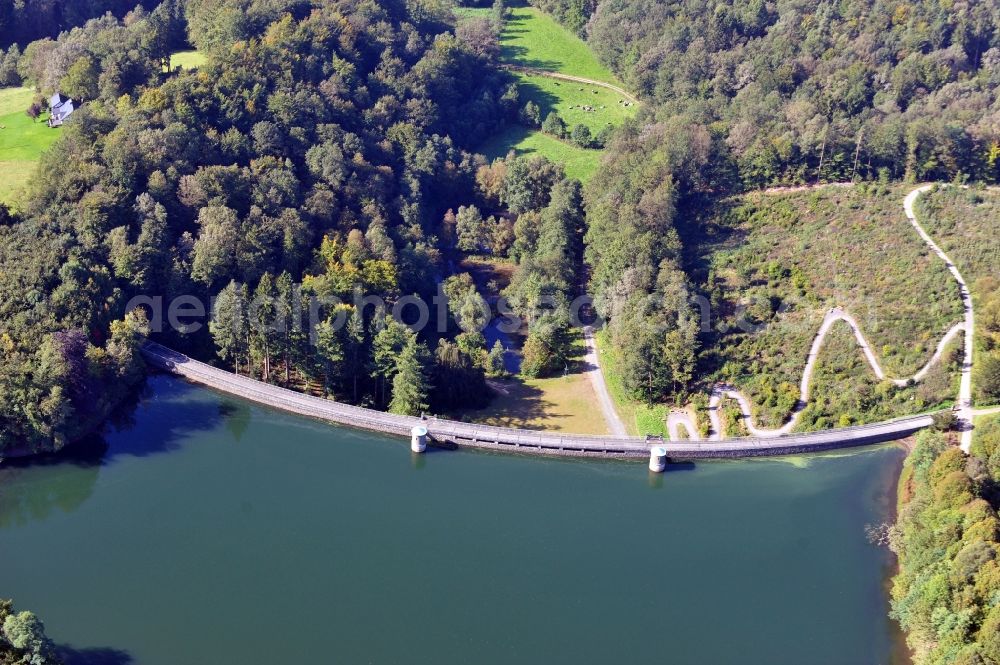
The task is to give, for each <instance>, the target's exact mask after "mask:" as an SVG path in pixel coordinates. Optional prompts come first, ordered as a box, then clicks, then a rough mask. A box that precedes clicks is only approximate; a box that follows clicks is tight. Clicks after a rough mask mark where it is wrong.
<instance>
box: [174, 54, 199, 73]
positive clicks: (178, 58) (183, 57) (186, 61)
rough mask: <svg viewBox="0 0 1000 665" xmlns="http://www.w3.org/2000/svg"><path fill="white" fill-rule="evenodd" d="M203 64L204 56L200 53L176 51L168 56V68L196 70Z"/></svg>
mask: <svg viewBox="0 0 1000 665" xmlns="http://www.w3.org/2000/svg"><path fill="white" fill-rule="evenodd" d="M204 64H205V54H204V53H202V52H201V51H177V52H176V53H171V54H170V68H171V69H173V68H174V67H180V68H182V69H198V68H199V67H201V66H202V65H204Z"/></svg>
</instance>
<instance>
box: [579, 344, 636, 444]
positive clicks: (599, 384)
mask: <svg viewBox="0 0 1000 665" xmlns="http://www.w3.org/2000/svg"><path fill="white" fill-rule="evenodd" d="M583 340H584V343H585V344H586V347H587V353H586V354H585V355H584V357H583V361H584V363H586V366H587V370H586V371H587V376H589V377H590V383H591V385H593V386H594V392H595V393H597V401H598V402H600V404H601V411H602V412H603V413H604V420H605V422H606V423H607V424H608V431H610V432H611V436H614V437H626V436H628V431H627V430H626V429H625V423H623V422H622V419H621V418H620V417H619V416H618V411H617V410H616V409H615V403H614V402H613V401H611V395H610V393H608V384H607V383H605V381H604V373H603V372H602V371H601V361H600V359H599V358H598V354H597V344H595V343H594V329H593V328H592V327H590V326H584V328H583Z"/></svg>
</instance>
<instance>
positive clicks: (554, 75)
mask: <svg viewBox="0 0 1000 665" xmlns="http://www.w3.org/2000/svg"><path fill="white" fill-rule="evenodd" d="M503 68H504V69H509V70H511V71H514V72H522V73H524V74H532V75H534V76H546V77H548V78H550V79H559V80H561V81H573V82H574V83H586V84H588V85H596V86H597V87H599V88H606V89H608V90H611V91H612V92H617V93H618V94H619V95H621V96H622V97H624V98H625V99H627V100H628V101H629V102H631V103H632V104H635V105H637V106H638V105H639V103H640V102H639V98H638V97H636V96H635V95H633V94H632V93H630V92H629V91H627V90H625V88H621V87H619V86H617V85H615V84H614V83H605V82H604V81H597V80H595V79H588V78H585V77H583V76H574V75H573V74H563V73H560V72H550V71H549V70H547V69H535V68H534V67H523V66H521V65H503Z"/></svg>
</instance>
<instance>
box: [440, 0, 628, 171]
mask: <svg viewBox="0 0 1000 665" xmlns="http://www.w3.org/2000/svg"><path fill="white" fill-rule="evenodd" d="M488 14H489V10H469V9H465V10H462V11H461V12H459V16H460V17H461V16H486V15H488ZM500 41H501V60H502V61H503V62H504V63H505V64H509V65H513V66H517V67H529V68H532V69H538V70H543V71H548V72H556V73H560V74H568V75H571V76H580V77H583V78H588V79H592V80H594V81H602V82H605V83H609V84H612V85H617V86H620V85H621V83H620V82H618V81H617V79H615V77H614V75H613V74H612V73H611V71H610V70H609V69H608V68H607V67H605V66H604V65H602V64H601V63H600V62H599V61H598V60H597V57H596V56H595V55H594V53H593V52H592V51H591V50H590V48H589V47H588V46H587V44H586V43H585V42H584V41H583V40H582V39H580V38H579V37H577V36H576V35H574V34H573V33H572V32H570V31H569V30H567V29H566V28H564V27H563V26H561V25H559V24H558V23H557V22H556V21H555V20H554V19H553V18H552V17H550V16H548V15H547V14H545V13H544V12H542V11H540V10H538V9H535V8H532V7H516V8H514V9H511V10H510V18H509V19H508V20H507V23H506V25H505V27H504V31H503V34H502V35H501V37H500ZM511 74H512V76H514V77H515V79H516V80H517V83H518V91H519V93H520V95H519V96H520V102H521V105H524V104H525V103H527V102H528V101H529V100H530V101H532V102H534V103H536V104H538V106H539V108H540V109H541V117H542V118H543V119H544V118H545V117H546V116H547V115H548V114H549V113H551V112H555V113H557V114H558V115H559V117H561V118H562V119H563V121H564V122H565V123H566V126H567V128H568V129H570V130H571V129H572V128H573V127H575V126H576V125H578V124H582V125H586V126H587V128H588V129H590V131H591V134H592V135H597V133H598V132H600V131H601V130H602V129H604V128H605V127H607V126H609V125H610V126H618V125H620V124H622V123H623V122H624V121H625V120H626V119H627V118H630V117H632V116H633V115H635V113H636V111H637V110H638V108H637V106H636V104H635V103H634V102H632V101H629V100H627V99H625V98H624V97H623V96H622V95H620V94H618V93H616V92H614V91H613V90H609V89H608V88H604V87H601V86H597V85H592V84H589V83H582V82H576V81H566V80H559V79H555V78H550V77H547V76H544V75H540V74H532V73H530V72H523V71H512V72H511ZM480 150H481V151H482V152H483V154H485V155H486V156H487V157H488V158H490V159H494V158H497V157H503V156H505V155H506V154H507V153H508V152H509V151H511V150H514V151H515V152H516V153H517V154H531V153H539V154H542V155H544V156H545V157H547V158H549V159H550V160H552V161H553V162H556V163H559V164H562V165H563V167H564V168H565V170H566V175H568V176H569V177H571V178H576V179H578V180H580V181H582V182H586V181H587V180H588V179H589V178H590V176H591V175H593V173H594V171H596V170H597V166H598V164H599V162H600V156H601V151H600V150H598V149H588V148H581V147H580V146H578V145H576V144H574V143H572V142H571V141H570V140H563V139H559V138H556V137H554V136H550V135H548V134H544V133H542V132H541V131H538V130H533V129H529V128H527V127H524V126H521V125H514V126H511V127H509V128H508V129H507V130H505V131H504V132H501V133H500V134H498V135H497V136H494V137H492V138H491V139H490V140H488V141H487V142H486V143H485V144H484V145H482V146H481V147H480Z"/></svg>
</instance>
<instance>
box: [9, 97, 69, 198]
mask: <svg viewBox="0 0 1000 665" xmlns="http://www.w3.org/2000/svg"><path fill="white" fill-rule="evenodd" d="M34 95H35V93H34V91H33V90H32V89H30V88H2V89H0V202H3V203H6V204H8V205H13V204H14V202H15V199H16V194H17V192H19V191H20V190H21V189H22V188H23V187H24V186H25V185H26V184H27V183H28V181H29V179H30V178H31V174H32V173H33V171H34V168H35V164H36V163H37V162H38V158H39V157H40V156H41V154H42V152H43V151H44V150H45V149H46V148H48V147H49V146H50V145H51V144H52V142H53V141H55V140H56V138H58V136H59V130H58V129H52V128H50V127H49V126H48V125H46V124H45V116H44V115H43V116H41V117H40V118H39V119H38V120H37V121H33V120H32V119H31V118H29V117H28V116H27V115H26V114H25V109H27V108H28V106H29V105H30V104H31V100H32V98H33V97H34Z"/></svg>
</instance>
